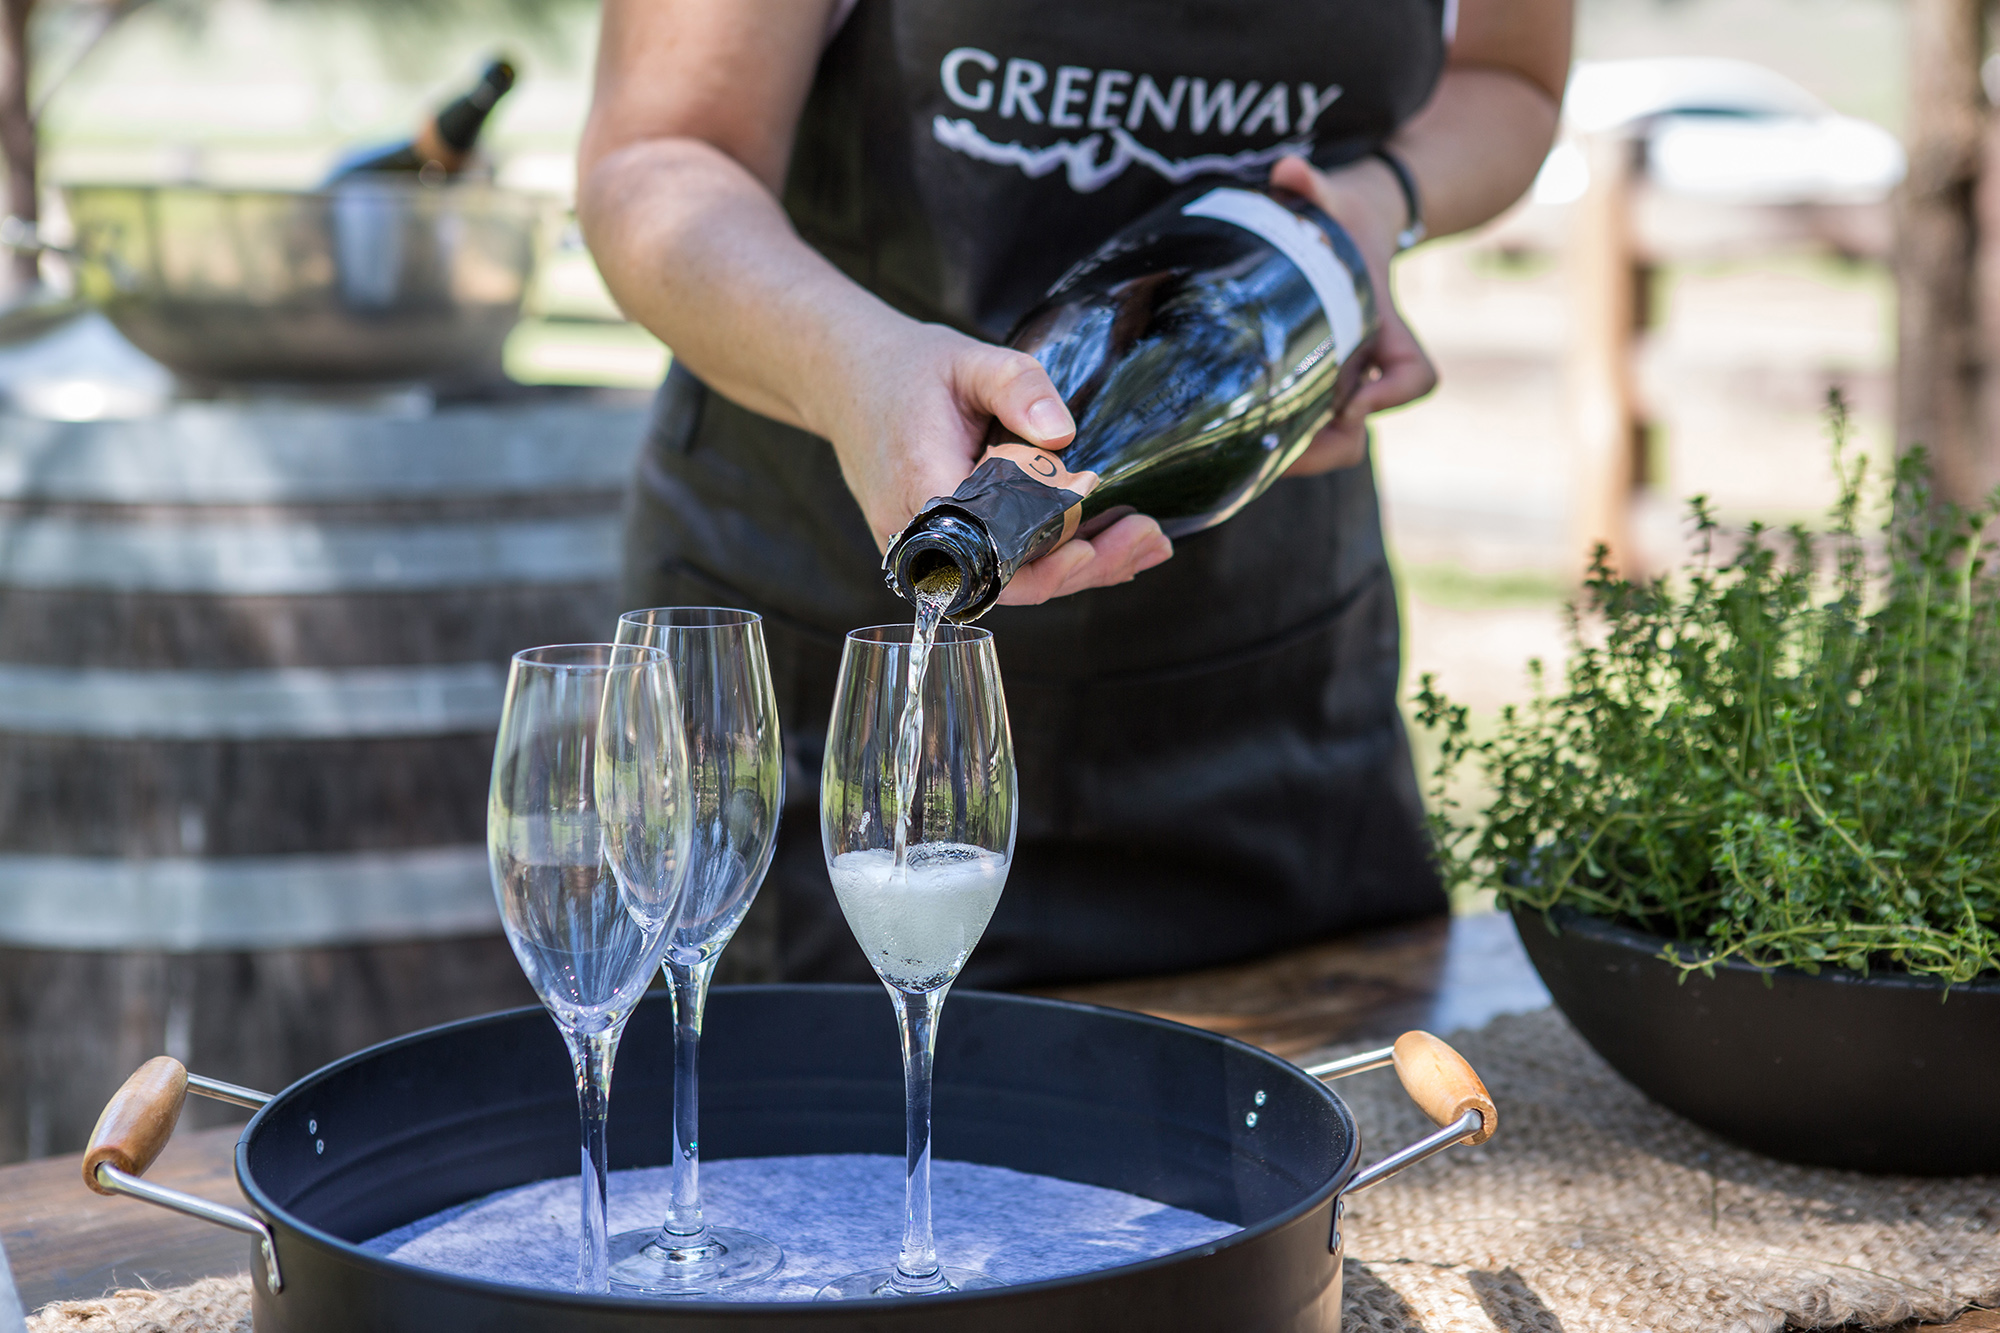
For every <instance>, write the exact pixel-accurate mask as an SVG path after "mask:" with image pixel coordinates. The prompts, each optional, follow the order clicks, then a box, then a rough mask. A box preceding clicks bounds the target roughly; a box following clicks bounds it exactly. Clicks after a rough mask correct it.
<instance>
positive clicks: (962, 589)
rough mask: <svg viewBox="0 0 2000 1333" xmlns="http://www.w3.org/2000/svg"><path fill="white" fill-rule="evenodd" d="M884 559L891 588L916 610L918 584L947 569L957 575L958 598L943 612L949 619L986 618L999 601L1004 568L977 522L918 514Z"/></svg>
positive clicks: (936, 514) (944, 514)
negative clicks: (915, 520) (995, 557)
mask: <svg viewBox="0 0 2000 1333" xmlns="http://www.w3.org/2000/svg"><path fill="white" fill-rule="evenodd" d="M917 523H920V524H922V525H923V526H921V527H917V526H915V525H914V524H913V525H912V527H911V528H909V529H905V530H904V532H903V534H902V535H901V536H900V537H898V538H897V539H896V541H895V543H894V544H893V545H891V546H890V548H889V553H888V555H887V556H885V557H884V558H883V561H882V563H883V567H884V571H885V573H886V575H887V578H888V583H889V587H890V588H891V589H892V590H893V591H894V592H895V593H896V595H897V596H898V597H901V598H902V599H903V600H904V601H906V602H909V603H911V604H912V605H915V603H916V601H917V585H918V584H920V583H922V582H924V581H925V580H926V579H927V578H929V577H930V576H932V575H934V574H936V573H937V572H938V571H940V570H943V569H956V570H957V571H958V595H957V596H955V597H954V598H953V599H952V600H951V601H950V602H949V603H947V604H946V606H945V609H944V618H945V619H946V620H950V621H955V622H958V623H961V624H963V623H965V622H967V621H972V620H976V619H978V618H979V617H980V616H982V615H985V614H986V612H987V611H988V610H990V609H991V608H992V606H993V603H994V602H995V601H996V600H998V598H999V596H1000V579H999V568H998V565H997V562H996V561H995V559H994V556H993V546H992V543H991V542H990V541H989V540H988V539H987V537H986V532H985V529H983V528H981V527H980V526H979V524H978V523H977V522H975V521H973V520H972V519H969V518H964V517H961V516H959V515H957V514H952V513H938V512H936V511H931V512H928V513H926V514H922V515H919V516H918V518H917Z"/></svg>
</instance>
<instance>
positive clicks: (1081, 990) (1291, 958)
mask: <svg viewBox="0 0 2000 1333" xmlns="http://www.w3.org/2000/svg"><path fill="white" fill-rule="evenodd" d="M1042 993H1043V994H1048V995H1054V996H1058V997H1060V998H1063V999H1073V1000H1084V1001H1088V1002H1090V1003H1093V1004H1103V1005H1110V1006H1112V1007H1115V1008H1120V1009H1132V1010H1137V1011H1140V1012H1143V1013H1149V1014H1155V1015H1158V1016H1160V1017H1162V1018H1171V1019H1175V1020H1177V1021H1179V1022H1183V1023H1189V1024H1193V1025H1194V1026H1196V1027H1203V1028H1208V1029H1210V1030H1211V1031H1215V1032H1224V1033H1227V1034H1229V1035H1230V1036H1233V1037H1239V1038H1241V1039H1243V1040H1245V1041H1248V1042H1252V1043H1254V1044H1256V1045H1259V1046H1262V1047H1264V1048H1266V1049H1267V1050H1270V1051H1273V1052H1275V1053H1276V1054H1279V1055H1283V1056H1286V1057H1288V1058H1291V1059H1303V1058H1304V1057H1305V1056H1307V1055H1309V1054H1311V1053H1312V1052H1314V1051H1317V1050H1319V1049H1321V1048H1323V1047H1327V1046H1333V1045H1339V1044H1343V1043H1347V1042H1364V1041H1375V1040H1380V1041H1383V1042H1384V1043H1386V1042H1388V1041H1390V1040H1392V1039H1394V1038H1395V1037H1396V1036H1397V1035H1399V1034H1400V1033H1402V1032H1405V1031H1407V1030H1409V1029H1410V1028H1413V1027H1420V1028H1425V1029H1428V1030H1430V1031H1433V1032H1450V1031H1452V1030H1454V1029H1458V1028H1467V1027H1478V1026H1480V1025H1482V1024H1484V1023H1485V1022H1486V1021H1487V1020H1489V1019H1491V1018H1493V1017H1496V1016H1497V1015H1499V1014H1504V1013H1522V1012H1526V1011H1528V1010H1532V1009H1538V1008H1540V1007H1541V1006H1543V1005H1545V1004H1547V1003H1548V992H1547V991H1546V990H1544V989H1543V987H1542V984H1541V980H1540V978H1538V977H1537V976H1536V975H1535V973H1534V969H1533V968H1532V967H1531V966H1529V964H1528V960H1527V957H1526V956H1525V955H1524V954H1523V953H1522V951H1521V946H1520V941H1519V940H1518V939H1516V938H1515V936H1514V930H1513V926H1512V925H1511V923H1509V921H1508V920H1507V919H1506V918H1505V917H1503V916H1499V915H1496V914H1487V915H1484V916H1473V917H1458V918H1454V919H1452V920H1450V921H1445V920H1443V919H1439V920H1435V921H1425V922H1419V923H1417V924H1415V925H1410V926H1399V927H1394V928H1391V929H1387V930H1379V931H1371V932H1367V933H1365V934H1360V935H1355V936H1351V937H1348V938H1346V939H1341V940H1334V941H1330V942H1327V943H1323V944H1315V945H1311V946H1308V947H1306V948H1303V949H1298V950H1294V951H1292V952H1290V953H1286V954H1281V955H1278V956H1277V957H1275V958H1270V959H1266V960H1264V961H1261V962H1258V963H1251V964H1244V965H1240V966H1234V967H1220V968H1209V969H1206V970H1203V971H1200V972H1191V973H1184V974H1181V975H1177V976H1170V977H1159V978H1148V979H1143V980H1137V981H1114V982H1104V983H1099V984H1095V985H1088V986H1066V987H1061V988H1057V989H1053V990H1048V991H1044V992H1042ZM237 1133H238V1129H237V1128H236V1127H234V1126H224V1127H222V1128H219V1129H209V1130H200V1131H194V1132H189V1133H185V1134H181V1135H179V1136H177V1137H176V1138H175V1139H174V1141H173V1142H172V1143H171V1144H170V1145H169V1146H168V1148H167V1150H166V1152H165V1153H163V1154H162V1155H161V1157H160V1160H159V1161H158V1162H157V1163H155V1164H154V1166H153V1168H152V1170H150V1171H149V1172H147V1178H148V1179H149V1180H154V1181H157V1182H158V1183H160V1184H162V1185H167V1186H170V1187H172V1188H175V1189H181V1190H186V1191H188V1192H189V1193H192V1194H198V1195H200V1196H201V1197H203V1198H206V1199H213V1200H215V1201H216V1202H218V1203H227V1204H232V1205H234V1206H236V1207H239V1208H241V1207H246V1206H247V1205H246V1204H245V1203H244V1200H243V1196H242V1193H241V1192H240V1191H239V1190H238V1189H237V1188H236V1174H235V1161H234V1149H235V1145H236V1136H237ZM0 1245H4V1246H5V1247H6V1252H7V1257H8V1259H9V1260H11V1261H12V1265H13V1269H14V1279H15V1283H16V1285H17V1286H18V1287H19V1289H20V1294H21V1303H22V1304H23V1305H24V1306H25V1307H26V1308H27V1309H29V1310H34V1309H36V1308H38V1307H39V1306H41V1305H44V1304H46V1303H47V1302H49V1301H52V1300H69V1299H75V1298H78V1297H87V1296H96V1295H100V1294H102V1293H104V1292H106V1291H110V1290H113V1289H116V1288H119V1287H130V1286H136V1285H140V1284H142V1283H143V1284H146V1285H151V1286H156V1287H164V1286H174V1285H178V1284H181V1283H185V1282H192V1281H194V1280H195V1279H196V1278H200V1277H207V1276H211V1275H215V1274H231V1273H241V1272H247V1271H248V1270H249V1266H250V1242H249V1241H248V1240H247V1239H245V1238H244V1237H242V1236H239V1235H237V1234H235V1233H234V1232H229V1231H224V1230H222V1229H221V1228H219V1227H215V1226H211V1225H209V1224H208V1223H205V1222H198V1221H195V1220H194V1219H193V1218H187V1217H181V1216H179V1215H178V1214H174V1213H169V1212H166V1211H164V1210H162V1209H159V1208H154V1207H150V1206H148V1205H146V1204H142V1203H140V1202H138V1201H137V1200H134V1199H123V1198H105V1197H102V1196H100V1195H97V1194H93V1193H91V1192H90V1191H89V1190H87V1189H86V1188H85V1187H84V1184H83V1177H82V1158H81V1157H80V1156H79V1155H75V1154H72V1155H69V1156H64V1157H53V1158H48V1159H46V1160H43V1161H39V1162H26V1163H22V1164H20V1165H16V1166H8V1167H0ZM1936 1328H1937V1329H1938V1333H1944V1330H1951V1333H1989V1331H1991V1333H2000V1314H1995V1313H1993V1312H1988V1311H1972V1312H1970V1313H1968V1314H1966V1315H1965V1316H1962V1317H1961V1318H1960V1319H1959V1320H1958V1321H1956V1322H1955V1323H1952V1324H1949V1325H1940V1326H1936Z"/></svg>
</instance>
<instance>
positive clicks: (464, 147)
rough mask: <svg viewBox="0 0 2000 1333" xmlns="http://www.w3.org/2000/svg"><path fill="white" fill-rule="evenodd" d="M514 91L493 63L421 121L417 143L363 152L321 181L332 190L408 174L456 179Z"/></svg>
mask: <svg viewBox="0 0 2000 1333" xmlns="http://www.w3.org/2000/svg"><path fill="white" fill-rule="evenodd" d="M513 86H514V66H513V63H512V62H511V61H507V60H494V61H492V62H491V63H489V64H488V65H487V66H486V70H485V72H484V73H482V74H481V75H480V76H479V82H478V83H475V84H473V85H472V87H471V88H470V89H469V90H468V91H467V92H466V93H465V94H464V95H463V96H460V97H456V98H453V99H452V100H451V101H450V102H448V103H446V104H445V106H444V109H443V110H441V111H439V112H438V113H437V114H436V115H435V116H432V117H431V118H430V119H428V120H426V121H425V122H424V123H423V124H422V125H421V126H420V127H419V128H418V130H417V133H416V137H415V138H413V139H405V140H404V141H403V142H401V143H395V144H390V145H388V146H387V147H375V148H364V149H362V150H360V151H359V152H357V153H355V154H353V155H351V156H349V157H348V158H346V159H345V160H343V161H342V162H340V163H339V164H338V165H336V166H335V167H334V169H333V170H332V172H330V173H329V174H328V176H327V178H326V183H327V184H328V185H333V184H335V183H337V182H339V181H343V180H346V179H348V178H349V177H352V176H362V175H381V174H383V173H390V174H394V173H399V172H401V173H408V174H411V175H415V176H418V177H420V178H422V179H423V180H424V181H426V182H430V181H433V180H442V179H444V178H445V177H447V176H456V175H457V174H458V173H459V172H461V171H463V170H464V169H465V165H466V163H467V162H468V161H469V160H470V159H471V157H472V145H473V143H474V142H475V141H476V140H477V139H478V138H479V131H480V130H481V129H482V128H484V126H485V124H486V118H487V116H489V115H491V114H492V112H493V106H494V104H495V103H496V102H498V101H499V100H500V99H501V97H503V96H504V95H505V94H506V92H507V90H508V89H509V88H512V87H513Z"/></svg>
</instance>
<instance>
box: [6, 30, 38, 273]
mask: <svg viewBox="0 0 2000 1333" xmlns="http://www.w3.org/2000/svg"><path fill="white" fill-rule="evenodd" d="M34 7H35V0H0V155H4V156H5V157H6V159H7V211H8V212H9V213H11V214H13V215H14V216H15V217H17V218H20V219H21V220H22V221H24V222H34V221H35V220H36V219H37V214H38V212H39V208H38V204H37V190H38V189H39V182H38V181H37V179H36V176H37V173H36V169H35V168H36V164H35V159H36V152H35V119H34V115H33V113H32V112H31V111H30V110H29V107H28V15H29V13H30V12H31V11H32V10H33V9H34ZM39 264H40V257H39V256H37V255H35V254H33V253H30V252H21V253H17V254H15V255H12V256H11V257H10V259H9V263H8V265H7V267H8V268H9V270H10V271H11V274H12V277H13V286H14V287H15V288H16V289H17V290H18V289H21V288H25V287H32V286H34V285H35V283H36V282H37V281H38V280H39V274H40V267H39Z"/></svg>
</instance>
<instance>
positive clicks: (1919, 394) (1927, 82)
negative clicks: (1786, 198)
mask: <svg viewBox="0 0 2000 1333" xmlns="http://www.w3.org/2000/svg"><path fill="white" fill-rule="evenodd" d="M1983 9H1984V6H1983V4H1982V3H1981V0H1910V3H1909V7H1908V12H1909V23H1910V122H1909V130H1908V135H1907V138H1908V141H1909V174H1908V175H1907V176H1906V177H1905V178H1904V181H1903V186H1902V189H1901V190H1900V192H1899V193H1898V197H1897V207H1896V297H1897V326H1898V327H1897V332H1898V356H1897V361H1898V364H1897V374H1896V444H1897V447H1898V449H1906V448H1908V447H1910V446H1912V445H1919V444H1920V445H1923V446H1924V447H1925V448H1926V449H1928V450H1929V452H1930V456H1931V460H1932V465H1933V468H1934V469H1935V473H1936V478H1937V486H1938V490H1939V492H1940V494H1941V496H1942V497H1943V498H1946V499H1951V500H1956V501H1958V502H1960V503H1973V502H1976V501H1977V500H1978V499H1979V497H1980V496H1981V495H1982V494H1983V493H1984V491H1985V490H1986V489H1987V487H1988V486H1990V485H1991V484H1992V483H1993V481H1994V480H1995V479H1996V478H1995V472H1996V467H1995V459H1994V456H1993V455H1994V450H1993V449H1992V448H1991V447H1990V446H1989V444H1988V442H1987V440H1986V431H1985V429H1984V428H1983V423H1982V420H1981V418H1982V415H1983V414H1982V412H1981V410H1980V409H1981V403H1980V399H1981V391H1982V387H1983V380H1984V378H1985V371H1986V356H1985V349H1984V346H1983V345H1982V344H1983V339H1982V333H1983V330H1982V327H1981V317H1980V300H1979V287H1978V259H1979V249H1980V235H1979V232H1980V228H1979V217H1978V211H1977V202H1978V196H1979V177H1980V166H1981V157H1982V153H1983V148H1982V141H1983V137H1984V131H1985V125H1986V110H1987V108H1986V98H1985V94H1984V92H1983V91H1982V90H1981V88H1980V83H1979V64H1980V59H1981V57H1982V56H1983V55H1984V54H1985V22H1984V13H1983Z"/></svg>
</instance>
